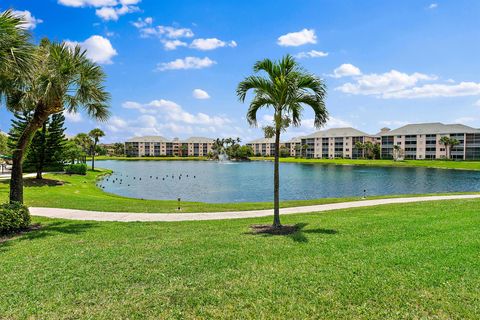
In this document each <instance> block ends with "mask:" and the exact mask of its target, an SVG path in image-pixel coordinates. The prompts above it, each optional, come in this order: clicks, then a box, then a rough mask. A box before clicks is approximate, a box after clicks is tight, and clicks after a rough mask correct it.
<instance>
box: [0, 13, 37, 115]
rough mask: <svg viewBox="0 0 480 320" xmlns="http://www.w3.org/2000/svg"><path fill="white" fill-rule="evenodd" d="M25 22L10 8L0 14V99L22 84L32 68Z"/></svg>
mask: <svg viewBox="0 0 480 320" xmlns="http://www.w3.org/2000/svg"><path fill="white" fill-rule="evenodd" d="M25 23H26V21H25V20H24V19H23V18H20V17H18V16H16V15H14V14H13V11H12V10H7V11H4V12H2V13H1V14H0V99H5V98H6V96H7V95H8V94H10V93H11V91H12V89H13V88H16V87H19V86H22V85H23V82H24V80H25V79H26V78H28V77H29V75H30V72H31V70H32V63H33V62H34V60H35V55H34V50H33V48H34V46H33V45H32V44H31V43H30V33H29V32H28V31H27V30H26V28H25ZM17 111H18V110H17Z"/></svg>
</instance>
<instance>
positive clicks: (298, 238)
mask: <svg viewBox="0 0 480 320" xmlns="http://www.w3.org/2000/svg"><path fill="white" fill-rule="evenodd" d="M307 225H308V223H297V224H295V225H290V226H286V227H287V232H274V233H272V232H270V231H265V232H262V231H261V232H258V231H256V229H258V226H257V225H254V226H251V228H252V231H250V232H247V233H246V234H251V235H258V236H263V237H275V236H284V237H287V238H290V239H292V240H293V241H295V242H299V243H306V242H308V237H307V235H308V234H327V235H334V234H337V233H338V231H337V230H334V229H325V228H316V229H306V230H305V227H306V226H307Z"/></svg>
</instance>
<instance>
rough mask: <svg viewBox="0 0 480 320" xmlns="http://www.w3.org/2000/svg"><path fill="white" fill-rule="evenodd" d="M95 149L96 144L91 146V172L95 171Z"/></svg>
mask: <svg viewBox="0 0 480 320" xmlns="http://www.w3.org/2000/svg"><path fill="white" fill-rule="evenodd" d="M96 148H97V144H96V143H94V144H93V150H92V171H95V149H96Z"/></svg>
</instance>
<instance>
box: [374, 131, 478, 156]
mask: <svg viewBox="0 0 480 320" xmlns="http://www.w3.org/2000/svg"><path fill="white" fill-rule="evenodd" d="M377 135H378V136H379V137H380V139H381V144H382V158H384V159H391V158H392V157H393V148H394V145H398V146H399V147H400V149H401V150H402V153H403V157H404V158H405V159H420V160H421V159H444V158H446V157H447V154H448V153H450V156H451V158H452V159H457V160H480V129H475V128H472V127H469V126H466V125H463V124H443V123H440V122H436V123H418V124H408V125H405V126H403V127H400V128H398V129H395V130H389V129H387V128H385V129H383V130H382V131H381V132H380V133H378V134H377ZM444 136H447V137H450V138H454V139H457V140H458V141H459V142H460V144H459V145H457V146H455V147H453V148H452V150H450V151H449V150H447V149H446V147H445V146H444V145H442V144H441V143H440V139H441V138H442V137H444Z"/></svg>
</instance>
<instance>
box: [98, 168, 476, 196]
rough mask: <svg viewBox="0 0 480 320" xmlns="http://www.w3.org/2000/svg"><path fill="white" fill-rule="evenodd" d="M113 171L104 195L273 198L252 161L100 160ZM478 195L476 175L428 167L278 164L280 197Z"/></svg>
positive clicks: (264, 171)
mask: <svg viewBox="0 0 480 320" xmlns="http://www.w3.org/2000/svg"><path fill="white" fill-rule="evenodd" d="M98 166H99V167H102V168H108V169H112V170H114V173H113V175H111V176H109V177H108V178H105V179H104V180H102V181H101V182H99V183H98V185H99V187H101V188H102V189H103V190H104V191H106V192H111V193H115V194H118V195H122V196H126V197H133V198H141V199H158V200H173V199H177V198H181V199H182V201H201V202H211V203H221V202H257V201H272V199H273V163H272V162H267V161H265V162H264V161H252V162H239V163H218V162H214V161H119V160H105V161H99V162H98ZM364 190H366V194H367V196H369V195H388V194H415V193H434V192H457V191H480V172H477V171H463V170H442V169H427V168H392V167H365V166H335V165H322V164H298V163H281V164H280V198H281V199H282V200H307V199H318V198H329V197H335V198H337V197H348V196H362V195H363V193H364Z"/></svg>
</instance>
